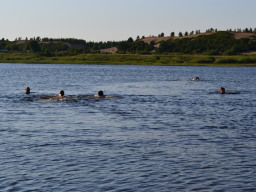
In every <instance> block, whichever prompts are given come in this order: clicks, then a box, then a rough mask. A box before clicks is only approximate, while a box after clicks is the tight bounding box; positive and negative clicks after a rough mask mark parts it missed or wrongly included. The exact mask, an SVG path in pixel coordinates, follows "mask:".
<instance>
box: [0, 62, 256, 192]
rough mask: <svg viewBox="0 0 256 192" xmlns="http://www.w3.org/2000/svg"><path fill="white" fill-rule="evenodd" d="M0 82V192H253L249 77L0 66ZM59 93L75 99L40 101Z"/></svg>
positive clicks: (254, 135)
mask: <svg viewBox="0 0 256 192" xmlns="http://www.w3.org/2000/svg"><path fill="white" fill-rule="evenodd" d="M197 76H198V77H199V78H200V81H192V79H193V78H195V77H197ZM0 77H1V87H0V173H1V174H0V191H15V192H16V191H18V192H28V191H58V192H59V191H63V192H64V191H65V192H68V191H72V192H73V191H100V192H101V191H102V192H105V191H127V192H129V191H131V192H133V191H136V192H137V191H139V192H146V191H147V192H148V191H256V83H255V82H256V69H255V68H231V67H230V68H224V67H177V66H132V65H127V66H110V65H50V64H49V65H48V64H0ZM27 86H29V87H30V88H31V92H32V93H31V94H30V95H26V94H24V91H25V90H24V89H25V87H27ZM220 87H225V89H226V91H227V94H223V95H221V94H219V89H220ZM59 90H64V91H65V96H66V97H67V98H71V99H69V100H60V101H54V100H49V99H45V98H50V97H54V96H57V95H58V92H59ZM99 90H103V91H104V94H105V95H108V96H112V97H111V98H103V99H99V98H95V97H93V96H94V95H95V94H97V92H98V91H99Z"/></svg>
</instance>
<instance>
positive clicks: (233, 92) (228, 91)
mask: <svg viewBox="0 0 256 192" xmlns="http://www.w3.org/2000/svg"><path fill="white" fill-rule="evenodd" d="M240 93H241V92H240V91H232V90H226V92H225V94H220V91H214V92H209V94H220V95H236V94H240Z"/></svg>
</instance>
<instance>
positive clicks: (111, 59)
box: [0, 53, 256, 67]
mask: <svg viewBox="0 0 256 192" xmlns="http://www.w3.org/2000/svg"><path fill="white" fill-rule="evenodd" d="M0 63H32V64H33V63H35V64H36V63H38V64H101V65H158V66H160V65H165V66H166V65H167V66H168V65H169V66H221V67H256V55H236V56H206V55H134V54H80V55H74V56H56V57H46V56H41V55H38V54H35V53H1V54H0Z"/></svg>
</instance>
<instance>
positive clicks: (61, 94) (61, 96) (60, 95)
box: [58, 90, 64, 99]
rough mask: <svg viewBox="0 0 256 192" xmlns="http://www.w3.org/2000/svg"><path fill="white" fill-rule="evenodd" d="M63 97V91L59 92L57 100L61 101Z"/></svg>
mask: <svg viewBox="0 0 256 192" xmlns="http://www.w3.org/2000/svg"><path fill="white" fill-rule="evenodd" d="M63 97H64V91H63V90H60V92H59V95H58V98H59V99H62V98H63Z"/></svg>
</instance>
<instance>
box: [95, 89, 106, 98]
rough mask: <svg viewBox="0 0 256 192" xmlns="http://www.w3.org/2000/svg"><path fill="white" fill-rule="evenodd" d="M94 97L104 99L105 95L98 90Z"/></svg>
mask: <svg viewBox="0 0 256 192" xmlns="http://www.w3.org/2000/svg"><path fill="white" fill-rule="evenodd" d="M95 97H98V98H104V97H105V95H104V93H103V91H101V90H100V91H99V92H98V95H95Z"/></svg>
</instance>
